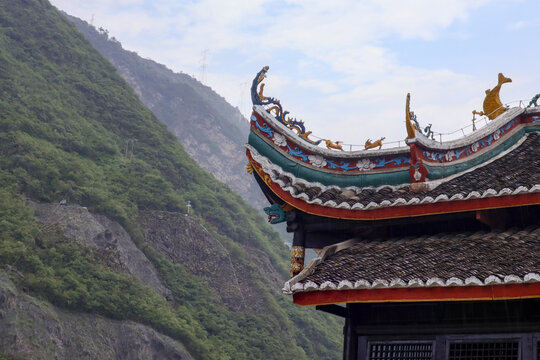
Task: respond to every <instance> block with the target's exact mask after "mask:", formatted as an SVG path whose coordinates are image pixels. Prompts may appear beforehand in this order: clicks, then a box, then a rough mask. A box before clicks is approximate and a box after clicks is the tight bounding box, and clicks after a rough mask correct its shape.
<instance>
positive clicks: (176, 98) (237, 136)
mask: <svg viewBox="0 0 540 360" xmlns="http://www.w3.org/2000/svg"><path fill="white" fill-rule="evenodd" d="M66 16H67V17H68V19H70V20H71V21H73V23H74V24H75V26H76V27H77V29H78V30H79V31H81V33H83V34H84V36H85V37H86V38H87V39H88V41H90V43H91V44H92V45H93V46H94V47H95V48H96V50H98V51H99V52H100V53H101V54H102V55H103V56H104V57H106V58H107V59H109V61H111V63H112V64H113V65H114V66H115V68H116V69H117V72H118V73H119V74H120V75H121V76H122V77H123V78H124V79H125V80H126V81H127V82H128V83H129V84H130V85H131V86H132V88H133V89H134V90H135V93H136V94H137V95H138V96H139V98H140V99H141V101H142V102H143V103H144V104H145V105H146V106H147V107H148V108H149V109H150V110H152V112H153V113H154V114H155V115H156V117H157V118H158V119H159V120H160V121H161V122H162V123H164V124H165V125H167V128H168V129H169V130H170V131H171V132H172V133H174V134H175V135H176V137H177V138H178V140H180V142H181V143H182V145H183V146H184V148H185V149H186V151H187V152H188V153H189V155H190V156H191V157H192V158H193V159H194V160H195V161H197V163H198V164H199V165H201V166H202V167H203V168H205V169H206V170H208V171H210V172H211V173H212V174H214V176H215V177H216V178H217V179H218V180H220V181H222V182H224V183H226V184H227V185H229V186H230V187H231V188H232V189H233V190H234V191H236V192H237V193H238V194H240V196H242V198H244V199H245V200H246V201H247V202H248V203H250V204H251V205H253V206H255V207H262V206H267V202H266V200H265V199H264V197H263V195H262V194H261V192H260V191H259V189H258V187H257V185H256V183H255V181H254V180H253V178H252V177H248V176H244V175H245V165H246V161H245V157H244V156H243V155H242V154H244V152H245V150H244V147H243V145H244V143H245V142H246V139H247V137H248V134H249V122H248V121H247V120H246V119H245V118H244V117H243V116H242V115H241V114H240V112H239V111H238V109H236V108H233V107H232V106H231V105H229V103H227V101H226V100H225V99H224V98H223V97H221V96H219V95H218V94H216V93H215V92H214V91H213V90H212V89H211V88H209V87H207V86H205V85H203V84H201V83H200V82H198V81H197V80H195V79H193V78H192V77H191V76H189V75H187V74H183V73H174V72H172V71H171V70H169V69H167V68H166V67H165V66H163V65H161V64H158V63H156V62H154V61H152V60H149V59H143V58H141V57H140V56H138V55H137V54H136V53H134V52H131V51H127V50H124V49H123V48H122V45H121V44H120V42H118V41H116V40H115V39H114V38H109V36H108V33H107V32H106V31H105V30H101V31H100V30H96V29H95V28H94V27H93V26H91V25H89V24H88V23H86V22H85V21H82V20H80V19H78V18H75V17H72V16H69V15H66Z"/></svg>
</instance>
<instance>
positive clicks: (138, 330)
mask: <svg viewBox="0 0 540 360" xmlns="http://www.w3.org/2000/svg"><path fill="white" fill-rule="evenodd" d="M0 319H1V321H0V349H1V350H2V353H3V354H4V355H6V356H8V357H13V358H14V359H26V360H49V359H50V360H53V359H54V360H64V359H65V360H68V359H79V360H94V359H111V360H113V359H118V360H120V359H125V360H139V359H140V360H143V359H155V360H165V359H167V360H169V359H174V360H192V359H193V357H192V356H191V355H190V354H189V353H188V352H187V350H186V349H185V348H184V346H183V345H182V344H181V343H180V342H178V341H176V340H173V339H171V338H170V337H168V336H165V335H163V334H160V333H158V332H156V331H155V330H153V329H152V328H150V327H148V326H144V325H141V324H137V323H134V322H131V321H116V320H111V319H106V318H103V317H101V316H97V315H91V314H84V313H78V312H77V313H75V312H71V311H67V310H63V309H59V308H57V307H55V306H52V305H50V304H49V303H47V302H45V301H42V300H39V299H36V298H34V297H32V296H29V295H28V294H25V293H23V292H20V291H19V290H17V289H16V287H15V285H14V284H13V282H12V281H11V280H10V279H9V277H8V274H7V273H6V271H3V270H2V271H0Z"/></svg>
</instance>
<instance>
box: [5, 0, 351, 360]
mask: <svg viewBox="0 0 540 360" xmlns="http://www.w3.org/2000/svg"><path fill="white" fill-rule="evenodd" d="M25 199H32V200H33V201H34V202H36V203H38V204H39V205H36V206H34V209H36V210H35V214H33V212H32V209H31V208H30V207H29V205H28V204H29V203H28V202H27V201H25ZM62 200H66V201H67V203H68V204H78V205H74V206H75V207H76V208H77V206H80V207H81V208H80V209H82V210H81V214H82V211H84V209H83V208H82V207H86V208H87V210H88V211H89V213H90V215H91V216H90V215H84V216H82V215H80V216H78V217H75V218H76V219H79V220H77V221H80V223H78V222H76V221H75V220H74V219H75V218H74V219H71V220H69V221H67V220H66V219H65V218H57V217H54V216H53V217H51V218H48V217H47V216H46V215H47V213H54V211H56V210H51V209H55V208H57V207H58V206H65V205H60V204H63V203H64V201H62ZM187 201H191V204H192V206H193V211H194V213H192V214H191V216H189V217H188V219H186V217H185V216H184V212H185V209H186V203H187ZM52 204H54V205H52ZM42 207H43V208H45V209H47V208H48V209H49V210H45V215H43V214H42V213H40V211H39V209H40V208H42ZM51 207H52V208H51ZM77 209H79V208H77ZM77 211H78V210H77ZM179 217H181V218H182V221H179V220H178V218H179ZM47 219H48V220H47ZM92 219H97V220H96V221H94V220H92ZM64 220H66V221H65V222H64ZM104 224H105V225H106V226H105V225H104ZM76 225H77V226H80V227H81V229H87V228H88V227H89V226H91V225H92V226H95V227H94V229H97V230H95V232H90V233H86V232H85V231H82V230H81V231H79V232H76V231H74V230H73V229H74V227H75V226H76ZM100 226H101V227H100ZM102 227H104V229H102ZM66 229H68V230H69V229H71V230H69V231H68V230H66ZM167 229H169V230H167ZM93 231H94V230H93ZM175 231H176V232H175ZM182 231H183V233H182ZM177 232H178V233H177ZM81 233H85V234H93V235H91V236H89V237H88V238H85V237H84V236H82V235H81V236H79V235H74V234H81ZM0 234H1V241H0V264H1V265H2V266H3V267H5V268H6V269H9V277H10V280H11V281H13V282H14V283H15V285H16V286H17V288H18V289H19V291H27V292H28V294H29V295H30V296H31V297H34V298H40V299H42V300H46V301H48V302H50V303H52V304H54V305H55V306H57V307H59V308H66V309H70V310H71V311H73V314H77V312H80V313H86V314H95V315H96V316H102V317H106V318H110V319H116V320H122V321H127V320H131V321H135V322H137V323H140V324H144V325H145V326H147V327H152V328H153V329H154V330H156V331H158V332H160V333H162V334H165V335H167V336H169V337H171V338H172V339H173V340H174V341H179V342H181V343H182V344H183V346H185V348H186V349H187V351H188V352H189V353H190V354H191V355H190V356H192V357H193V358H196V359H248V358H249V359H253V358H259V359H284V358H286V359H289V358H295V359H308V358H309V359H317V358H319V359H332V358H336V357H338V356H339V355H338V354H339V351H340V349H339V348H340V346H339V341H340V338H341V336H339V331H336V329H339V328H338V326H339V325H338V324H339V321H337V320H336V319H334V318H331V317H328V316H326V315H325V314H321V313H315V312H314V311H312V310H304V309H299V308H296V307H293V306H292V305H291V304H290V299H288V298H283V297H282V296H281V295H279V294H278V293H277V291H276V282H277V281H278V280H277V279H276V278H278V277H281V280H283V279H284V278H285V276H286V259H287V258H288V250H287V248H286V247H285V246H284V245H283V244H282V243H281V241H280V239H279V237H278V236H277V234H276V233H275V232H273V231H272V230H271V229H270V227H269V226H268V225H267V224H265V221H264V220H263V219H262V218H261V217H260V216H259V215H257V214H256V212H255V211H253V209H252V208H251V207H249V206H247V205H246V204H245V203H244V202H243V201H242V200H241V198H240V197H239V196H237V195H235V194H234V193H232V191H231V190H230V188H229V187H227V186H226V185H224V184H221V183H220V182H218V181H217V180H216V179H214V178H213V177H212V176H211V175H210V174H209V173H207V172H206V171H204V170H202V169H200V168H199V167H198V166H197V165H196V164H195V162H194V161H193V160H191V159H190V158H189V156H188V154H187V153H186V152H185V151H184V150H183V148H182V146H181V145H180V144H179V143H178V142H177V140H176V138H175V136H174V135H172V134H171V133H170V132H168V131H167V129H166V128H165V126H164V125H162V124H160V123H159V121H158V120H157V119H156V118H155V117H154V115H153V114H152V113H151V112H150V111H149V110H148V109H147V108H145V107H144V105H143V104H142V103H141V102H140V101H139V100H138V99H137V97H136V95H135V93H134V92H133V90H132V89H131V88H130V87H129V86H128V85H127V84H126V83H125V82H124V81H123V80H122V79H121V78H120V76H118V75H117V74H116V72H115V69H114V68H113V66H112V65H111V64H110V63H109V62H108V61H107V60H105V59H104V58H103V57H101V55H99V54H98V53H97V52H96V51H95V50H94V49H93V48H92V46H91V45H90V44H89V43H88V42H87V41H86V40H85V39H84V37H83V36H82V35H80V34H79V33H78V32H77V31H76V29H75V27H74V26H73V25H72V24H71V23H70V22H68V21H67V20H66V19H65V18H64V17H62V16H61V14H59V13H58V12H57V11H56V10H55V9H54V8H53V7H51V6H50V4H49V3H48V2H47V1H44V0H21V1H17V2H1V3H0ZM126 234H127V235H126ZM182 234H184V235H182ZM186 234H187V235H186ZM128 238H129V239H128ZM85 239H86V240H85ZM129 242H131V243H132V245H134V246H135V247H136V248H138V249H139V250H140V252H141V253H140V254H139V255H137V256H138V257H139V258H140V260H141V261H140V262H138V263H137V264H135V265H134V264H133V263H130V262H129V261H128V259H130V258H134V257H135V255H133V254H135V253H136V252H137V251H136V249H134V248H133V247H131V246H127V245H126V246H124V245H125V244H128V243H129ZM178 242H180V243H181V244H182V245H180V246H179V247H178V248H174V249H173V251H168V250H167V249H166V248H167V246H168V247H172V245H178ZM122 244H124V245H122ZM190 244H191V245H190ZM193 244H195V245H193ZM205 244H206V245H205ZM102 245H103V246H102ZM190 246H194V248H195V249H198V250H199V249H201V248H202V249H207V251H208V255H212V256H206V258H205V253H204V252H201V253H197V252H196V251H194V249H193V250H190V248H189V247H190ZM205 246H206V247H205ZM129 249H131V250H129ZM182 252H189V253H190V254H193V256H192V257H187V259H189V260H191V262H190V263H187V262H186V257H183V255H185V254H182ZM128 253H129V254H130V255H129V256H127V255H126V254H128ZM175 254H176V255H175ZM254 254H255V255H254ZM254 256H255V257H257V259H255V260H253V259H252V258H253V257H254ZM144 258H146V259H144ZM213 266H216V268H215V269H220V268H221V267H222V266H225V268H224V269H225V270H226V271H223V274H215V273H216V272H217V271H216V270H211V269H212V267H213ZM151 269H153V271H154V275H153V276H150V277H149V278H147V279H145V278H144V277H143V274H147V273H148V274H149V273H150V272H151V271H152V270H151ZM209 269H210V270H209ZM269 269H273V270H272V271H271V270H269ZM212 273H214V274H215V275H216V276H215V277H212V276H211V275H212ZM267 273H270V274H271V277H270V278H269V277H268V276H267ZM219 276H222V277H219ZM150 278H152V279H150ZM223 284H228V286H223ZM239 293H241V296H240V298H242V297H243V299H244V300H243V303H242V306H241V307H239V306H233V305H236V303H237V301H235V299H237V298H238V296H239V295H238V294H239ZM244 304H245V305H244ZM18 325H20V326H31V325H29V324H25V323H20V324H18ZM66 326H67V325H66ZM276 329H278V330H279V331H276ZM22 333H24V332H22ZM42 335H43V336H45V335H46V334H42ZM49 335H50V336H52V335H54V334H49ZM81 341H83V340H81ZM132 341H137V340H136V339H133V340H132ZM9 344H11V343H10V342H2V343H1V346H2V347H3V348H2V349H1V350H2V351H1V352H4V353H9V354H10V356H22V354H20V353H18V351H19V350H20V349H19V348H18V347H17V344H16V343H15V344H12V345H11V346H10V345H9ZM128 345H129V344H128ZM175 346H176V345H175ZM179 346H180V345H179ZM7 347H9V348H7ZM83 350H84V349H83ZM83 350H81V351H83ZM35 351H36V352H37V353H36V354H34V355H33V357H34V358H39V351H40V349H39V348H38V349H35ZM84 351H86V350H84ZM24 356H25V357H27V358H32V357H30V356H26V355H24ZM96 356H97V355H96ZM116 356H117V357H116V358H125V357H122V355H116ZM76 357H77V356H76V355H73V354H71V355H70V357H67V355H66V358H76Z"/></svg>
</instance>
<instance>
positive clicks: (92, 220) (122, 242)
mask: <svg viewBox="0 0 540 360" xmlns="http://www.w3.org/2000/svg"><path fill="white" fill-rule="evenodd" d="M28 204H29V205H30V206H31V207H32V208H33V209H34V215H35V217H36V219H37V221H38V222H39V223H40V224H41V227H42V229H43V228H45V229H46V228H47V227H52V226H59V227H60V228H61V229H62V231H63V234H64V236H65V237H66V238H68V239H73V240H80V241H82V242H83V243H85V244H86V245H88V246H90V247H91V248H93V249H96V250H101V251H106V252H108V253H113V254H114V262H115V263H116V265H118V266H119V267H121V268H122V270H124V271H125V272H126V273H128V274H130V275H133V276H134V277H136V278H137V279H139V280H140V281H141V282H142V283H143V284H145V285H148V286H151V287H152V288H153V289H154V290H155V291H156V292H157V293H158V294H160V295H161V296H163V297H165V298H167V299H170V298H171V292H170V290H169V289H167V288H166V287H165V286H164V285H163V284H162V282H161V280H160V279H159V277H158V274H157V271H156V269H155V267H154V265H153V264H152V263H151V262H150V260H148V259H147V258H146V256H145V255H144V254H143V252H142V251H140V250H139V249H138V248H137V246H135V244H134V243H133V241H132V240H131V237H130V236H129V234H128V233H127V232H126V230H124V228H123V227H122V226H121V225H120V224H118V223H117V222H115V221H112V220H110V219H108V218H107V217H105V216H103V215H97V214H92V213H91V212H89V211H88V210H87V209H86V208H85V207H82V206H79V205H67V204H64V205H61V204H41V203H36V202H28Z"/></svg>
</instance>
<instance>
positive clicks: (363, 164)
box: [356, 159, 375, 171]
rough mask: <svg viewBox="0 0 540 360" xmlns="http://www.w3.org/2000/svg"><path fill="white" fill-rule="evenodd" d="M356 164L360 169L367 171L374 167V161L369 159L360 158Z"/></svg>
mask: <svg viewBox="0 0 540 360" xmlns="http://www.w3.org/2000/svg"><path fill="white" fill-rule="evenodd" d="M356 166H357V167H358V170H360V171H369V170H371V169H373V168H374V167H375V163H373V162H371V160H369V159H362V160H359V161H358V163H356Z"/></svg>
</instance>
